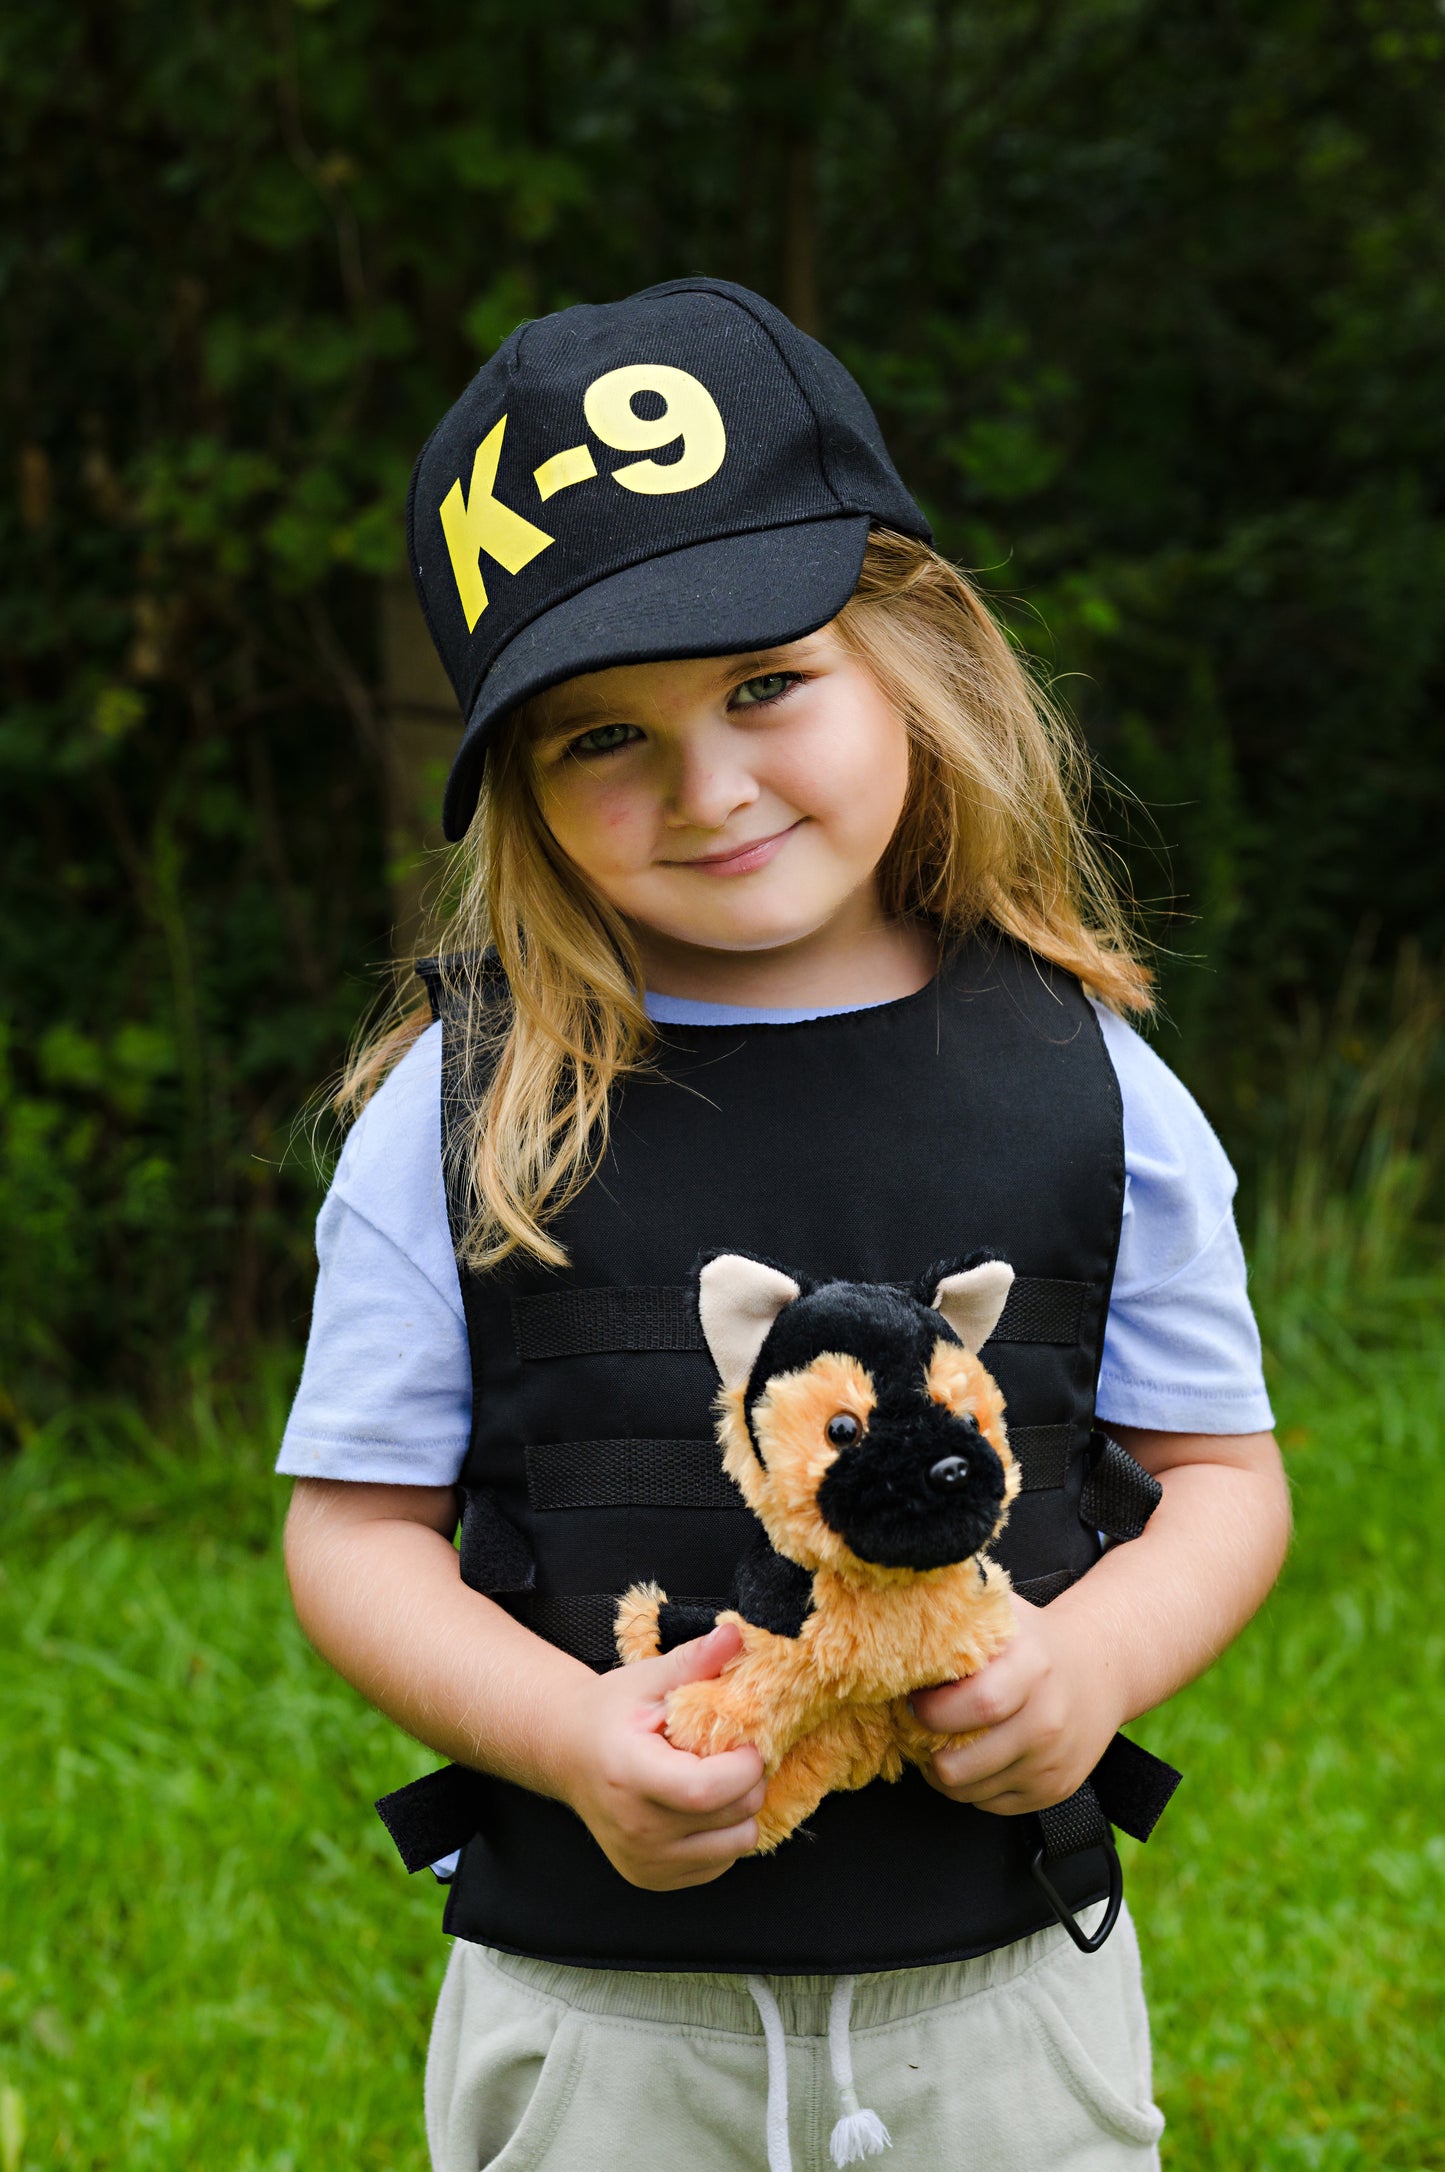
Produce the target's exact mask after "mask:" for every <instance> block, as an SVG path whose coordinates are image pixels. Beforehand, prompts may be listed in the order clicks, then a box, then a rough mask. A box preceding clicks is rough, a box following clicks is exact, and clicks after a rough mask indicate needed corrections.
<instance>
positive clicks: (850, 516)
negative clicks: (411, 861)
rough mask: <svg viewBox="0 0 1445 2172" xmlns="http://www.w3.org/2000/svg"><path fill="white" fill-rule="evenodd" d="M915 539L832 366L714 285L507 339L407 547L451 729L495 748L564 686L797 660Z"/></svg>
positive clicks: (449, 795) (424, 455)
mask: <svg viewBox="0 0 1445 2172" xmlns="http://www.w3.org/2000/svg"><path fill="white" fill-rule="evenodd" d="M875 525H877V526H879V527H884V528H893V529H897V530H899V531H900V532H901V533H903V534H904V535H913V536H921V537H922V538H923V539H924V540H925V541H931V540H932V537H931V531H930V529H929V526H928V523H927V521H926V520H925V519H924V517H923V515H922V513H921V512H920V511H919V509H918V507H917V506H916V505H915V504H914V502H913V500H912V498H910V497H909V495H908V493H907V491H906V490H905V489H904V487H903V485H902V483H901V482H900V481H899V479H898V475H897V473H896V471H895V470H894V467H893V463H892V461H891V460H890V459H889V457H888V453H887V450H886V448H885V446H884V443H883V439H882V436H881V435H880V433H879V429H878V424H877V422H876V420H875V419H874V415H873V410H872V409H871V408H870V407H869V405H868V402H867V400H866V399H865V398H864V397H863V394H862V393H861V392H860V390H859V389H858V386H857V385H856V384H855V383H854V381H853V379H852V378H851V377H850V376H849V374H848V372H847V370H845V369H844V367H843V365H842V363H841V362H839V361H838V360H837V358H836V357H835V356H833V355H831V354H830V353H829V352H828V350H827V348H826V347H822V346H820V345H819V344H818V342H817V341H816V340H815V339H810V338H809V337H808V335H807V334H806V333H805V332H800V331H799V330H798V328H797V326H796V325H794V324H792V323H790V322H789V320H788V319H787V318H786V317H785V316H784V315H783V313H782V311H781V310H778V309H775V308H774V307H773V306H772V304H771V303H770V302H765V301H764V300H763V299H762V297H761V296H760V295H757V294H752V293H750V292H749V291H748V289H747V288H746V287H739V286H733V285H732V284H730V283H729V282H728V281H727V280H723V279H701V278H694V279H673V280H669V281H668V282H667V283H666V284H665V285H663V286H657V287H648V288H646V289H645V290H644V291H643V292H642V293H641V294H632V295H629V296H628V297H627V299H626V300H625V301H620V302H605V303H601V304H597V305H593V304H590V303H579V304H578V305H577V306H576V307H575V308H572V309H562V310H558V311H557V313H556V314H555V315H554V316H550V317H540V318H537V319H536V320H535V321H533V322H532V323H530V324H523V325H520V326H519V327H518V329H517V330H516V331H515V332H513V334H512V336H511V338H510V339H508V340H507V341H506V343H505V344H504V345H503V346H502V347H500V348H499V349H498V350H497V352H496V354H494V355H493V356H492V358H491V360H490V361H489V362H487V363H485V364H484V365H483V367H482V368H481V369H480V370H479V371H478V372H477V374H476V376H475V377H474V378H473V379H472V382H471V383H470V384H469V385H468V387H467V389H466V391H465V392H464V393H463V394H462V396H461V398H460V399H459V400H458V401H457V402H456V404H455V405H454V406H453V407H452V408H451V409H450V410H449V411H448V412H447V414H445V415H444V416H443V417H442V419H441V421H440V422H439V423H438V425H437V427H436V429H435V430H434V431H433V432H432V434H431V436H430V437H429V438H428V440H427V442H426V444H425V446H424V447H423V448H422V452H421V457H420V458H419V459H418V461H417V464H416V467H415V468H414V470H413V471H412V479H411V491H410V494H409V496H408V500H407V544H408V553H409V557H410V562H411V570H412V577H413V579H414V580H415V582H416V587H417V594H418V596H419V597H420V599H421V607H422V611H423V613H424V615H425V617H426V622H427V625H428V627H429V628H430V630H431V636H432V639H433V641H435V643H436V645H437V650H438V653H439V654H440V656H441V660H442V662H443V664H444V665H445V666H446V669H447V675H448V677H449V678H450V679H451V682H452V685H453V687H454V688H455V689H456V695H457V700H458V701H459V702H460V703H461V709H462V715H463V717H464V719H465V723H466V728H465V731H464V733H463V736H462V744H461V748H460V751H459V752H458V754H457V758H456V761H455V762H454V763H453V765H452V773H451V776H450V777H449V779H448V780H447V789H446V799H445V802H444V807H443V827H444V830H445V833H446V835H447V837H448V838H449V839H453V840H455V839H456V838H458V837H460V836H462V834H463V833H464V831H465V830H466V828H467V825H468V823H469V822H470V821H471V818H472V814H473V812H474V810H475V808H476V804H477V794H478V791H479V789H480V787H481V777H482V767H483V763H484V761H485V758H486V750H487V745H488V741H489V740H490V738H491V736H492V734H493V733H494V731H495V730H496V728H497V725H498V723H499V721H500V720H501V718H503V717H504V716H505V715H506V714H507V713H508V711H509V710H511V709H514V708H515V707H516V706H517V704H518V703H519V702H523V701H526V700H527V699H528V698H529V696H531V695H533V694H539V693H541V692H542V690H543V688H545V687H548V686H555V685H557V684H558V683H559V682H560V681H561V680H563V679H570V678H572V677H573V676H574V675H575V674H576V673H577V672H582V671H600V670H602V669H604V668H605V667H606V666H607V665H610V664H629V663H648V662H653V661H659V660H661V659H663V658H670V657H685V656H727V655H732V654H734V653H738V652H741V651H742V650H745V649H759V648H772V647H775V646H777V645H778V644H780V643H782V642H785V641H796V640H798V639H800V638H801V636H802V635H803V634H806V633H812V632H814V631H815V630H816V628H818V627H819V626H822V625H826V623H827V621H828V620H829V619H830V618H833V617H835V616H836V614H837V613H838V612H839V611H840V610H841V609H842V608H843V605H844V604H845V603H846V602H847V600H848V598H849V596H850V595H851V594H852V593H853V590H854V588H855V586H856V585H857V581H858V575H859V571H860V569H861V567H862V563H863V548H864V545H865V544H866V542H867V540H868V531H869V529H870V528H871V527H873V526H875Z"/></svg>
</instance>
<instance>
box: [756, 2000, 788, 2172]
mask: <svg viewBox="0 0 1445 2172" xmlns="http://www.w3.org/2000/svg"><path fill="white" fill-rule="evenodd" d="M748 1989H749V1991H751V1992H752V1995H753V2004H754V2005H755V2006H756V2007H757V2009H758V2019H759V2020H760V2021H761V2022H762V2024H763V2037H764V2040H765V2041H766V2043H767V2047H768V2127H767V2133H768V2172H793V2155H792V2151H791V2150H790V2149H789V2147H788V2039H787V2037H786V2036H785V2034H784V2033H783V2017H782V2014H781V2012H780V2011H779V2009H778V2002H777V2000H776V1999H775V1998H774V1996H773V1994H772V1990H771V1988H770V1987H769V1986H768V1985H767V1984H766V1983H764V1981H763V1979H762V1977H761V1976H749V1978H748Z"/></svg>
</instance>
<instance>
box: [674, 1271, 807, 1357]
mask: <svg viewBox="0 0 1445 2172" xmlns="http://www.w3.org/2000/svg"><path fill="white" fill-rule="evenodd" d="M802 1294H803V1292H802V1289H801V1287H800V1286H799V1284H798V1283H796V1282H795V1281H794V1280H793V1279H792V1276H791V1275H785V1274H784V1273H783V1271H782V1269H781V1268H780V1267H770V1266H769V1265H768V1263H767V1261H766V1260H761V1259H749V1258H748V1257H747V1256H746V1254H745V1253H742V1252H718V1253H715V1254H714V1256H713V1257H712V1258H711V1259H710V1260H707V1261H705V1262H704V1264H703V1266H702V1267H701V1269H700V1270H699V1272H698V1278H697V1311H698V1318H699V1319H700V1320H701V1321H702V1332H703V1339H704V1341H705V1342H706V1343H707V1346H708V1349H709V1350H710V1351H711V1352H712V1361H713V1363H714V1365H716V1367H717V1369H718V1374H719V1377H720V1378H721V1380H722V1384H723V1386H724V1387H725V1388H741V1387H745V1386H746V1385H747V1382H748V1380H749V1378H750V1377H751V1375H752V1370H753V1367H754V1365H755V1364H756V1363H757V1358H758V1352H759V1351H760V1350H761V1349H762V1347H763V1344H764V1343H765V1342H766V1341H767V1339H768V1329H769V1328H770V1327H771V1326H772V1324H773V1322H774V1320H776V1318H777V1317H778V1314H779V1313H780V1312H781V1311H782V1309H783V1307H784V1305H791V1304H792V1302H793V1300H794V1298H795V1297H801V1296H802Z"/></svg>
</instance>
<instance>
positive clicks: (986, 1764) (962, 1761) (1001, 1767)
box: [933, 1714, 1031, 1802]
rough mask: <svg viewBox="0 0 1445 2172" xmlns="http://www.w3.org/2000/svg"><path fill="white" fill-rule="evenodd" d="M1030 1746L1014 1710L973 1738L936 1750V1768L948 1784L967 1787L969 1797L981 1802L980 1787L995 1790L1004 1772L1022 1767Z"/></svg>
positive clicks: (934, 1764) (990, 1792)
mask: <svg viewBox="0 0 1445 2172" xmlns="http://www.w3.org/2000/svg"><path fill="white" fill-rule="evenodd" d="M1030 1747H1031V1744H1030V1741H1029V1737H1028V1732H1027V1729H1026V1726H1025V1723H1024V1721H1023V1719H1022V1718H1021V1717H1020V1716H1019V1715H1018V1714H1015V1715H1014V1717H1013V1718H1012V1719H1009V1720H1005V1721H1004V1722H1003V1723H1002V1724H1001V1725H1000V1726H997V1727H990V1728H989V1729H988V1730H987V1732H986V1733H984V1734H981V1735H980V1736H979V1737H978V1739H977V1740H976V1741H974V1742H966V1743H964V1744H962V1746H961V1747H959V1748H957V1749H946V1750H938V1751H936V1752H935V1753H934V1759H933V1769H934V1771H935V1772H936V1773H937V1775H938V1777H939V1779H940V1780H942V1781H943V1783H944V1785H945V1786H946V1787H949V1788H951V1789H955V1790H962V1791H965V1799H966V1800H967V1801H969V1802H978V1801H979V1799H980V1791H986V1792H987V1793H989V1794H996V1793H997V1792H998V1790H999V1788H1000V1787H1001V1786H1002V1785H1003V1784H1004V1782H1005V1775H1006V1774H1008V1773H1009V1772H1011V1771H1012V1770H1013V1769H1014V1768H1015V1767H1020V1768H1021V1767H1022V1762H1023V1760H1024V1758H1025V1756H1026V1755H1027V1753H1028V1751H1029V1749H1030Z"/></svg>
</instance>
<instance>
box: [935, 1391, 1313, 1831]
mask: <svg viewBox="0 0 1445 2172" xmlns="http://www.w3.org/2000/svg"><path fill="white" fill-rule="evenodd" d="M1109 1431H1110V1432H1111V1433H1112V1434H1113V1435H1114V1436H1115V1437H1116V1438H1117V1439H1118V1440H1119V1442H1120V1443H1121V1444H1122V1445H1123V1446H1124V1447H1126V1448H1127V1449H1128V1450H1129V1452H1130V1454H1131V1455H1133V1456H1135V1457H1136V1458H1137V1459H1138V1461H1139V1462H1140V1463H1142V1464H1143V1465H1144V1467H1145V1469H1146V1470H1148V1471H1152V1472H1153V1474H1154V1476H1155V1477H1156V1478H1157V1479H1158V1480H1159V1482H1160V1485H1161V1486H1162V1488H1163V1498H1162V1499H1161V1501H1160V1503H1159V1506H1158V1507H1157V1508H1156V1509H1155V1511H1154V1513H1153V1515H1152V1516H1151V1517H1150V1519H1149V1521H1148V1523H1147V1525H1146V1526H1145V1528H1144V1531H1143V1534H1142V1536H1140V1537H1139V1538H1137V1539H1131V1540H1129V1541H1128V1543H1127V1544H1125V1545H1120V1546H1115V1547H1112V1548H1111V1549H1110V1550H1109V1552H1107V1553H1106V1554H1105V1555H1104V1557H1103V1559H1102V1560H1101V1561H1099V1562H1097V1563H1096V1564H1095V1566H1094V1567H1093V1568H1092V1569H1090V1571H1089V1573H1088V1575H1087V1576H1085V1577H1083V1578H1082V1579H1081V1580H1080V1582H1079V1583H1077V1584H1075V1585H1073V1586H1071V1588H1070V1589H1069V1590H1068V1591H1066V1592H1064V1593H1062V1595H1061V1596H1060V1597H1059V1598H1057V1599H1055V1600H1054V1601H1053V1603H1052V1605H1050V1606H1048V1607H1047V1608H1043V1607H1032V1606H1029V1605H1027V1604H1026V1603H1025V1602H1024V1601H1022V1600H1019V1599H1016V1600H1015V1601H1014V1608H1015V1612H1016V1614H1017V1616H1018V1633H1017V1635H1016V1636H1015V1638H1014V1640H1013V1642H1012V1643H1011V1644H1010V1645H1008V1647H1007V1648H1006V1649H1005V1650H1004V1651H1002V1652H1000V1654H999V1656H998V1657H997V1658H996V1659H994V1660H991V1661H990V1662H989V1664H988V1665H987V1666H986V1667H984V1668H983V1669H981V1671H980V1672H979V1673H978V1674H975V1675H973V1676H971V1677H970V1678H969V1680H967V1681H964V1682H952V1683H946V1684H944V1685H943V1686H942V1687H941V1688H938V1689H930V1690H924V1691H921V1692H920V1693H919V1694H918V1695H917V1696H915V1697H914V1699H913V1708H914V1710H915V1712H916V1713H917V1715H918V1717H919V1718H920V1719H921V1720H922V1721H923V1723H924V1725H925V1726H928V1727H933V1728H937V1729H938V1730H939V1732H940V1733H943V1732H947V1733H958V1734H962V1733H966V1732H968V1731H970V1730H972V1729H974V1728H981V1729H983V1732H982V1733H981V1734H980V1735H979V1736H978V1737H977V1739H976V1740H975V1741H973V1742H970V1743H968V1744H966V1745H965V1746H964V1747H962V1748H959V1749H948V1750H940V1751H939V1753H938V1755H937V1756H936V1757H935V1758H934V1760H933V1766H932V1770H931V1772H930V1773H929V1774H928V1775H927V1776H928V1777H929V1779H930V1780H931V1782H932V1784H933V1785H934V1786H935V1787H937V1788H938V1789H939V1790H940V1792H941V1793H943V1794H945V1795H949V1796H951V1797H952V1798H953V1799H954V1800H955V1801H956V1802H971V1803H976V1804H977V1805H978V1807H979V1808H980V1809H983V1810H993V1811H996V1812H998V1813H999V1814H1001V1815H1002V1816H1005V1817H1015V1816H1018V1815H1020V1814H1021V1813H1023V1812H1024V1811H1029V1810H1042V1809H1046V1808H1047V1807H1048V1806H1049V1805H1050V1804H1052V1803H1057V1802H1062V1801H1064V1799H1065V1798H1066V1797H1067V1796H1069V1795H1072V1794H1073V1792H1074V1790H1075V1789H1076V1788H1077V1787H1078V1786H1079V1785H1080V1784H1081V1783H1082V1782H1083V1781H1084V1780H1085V1779H1087V1777H1088V1775H1089V1774H1090V1773H1091V1772H1092V1771H1093V1769H1094V1766H1095V1765H1096V1764H1097V1763H1098V1761H1099V1758H1100V1757H1101V1756H1102V1754H1103V1752H1104V1749H1105V1747H1106V1746H1107V1744H1108V1743H1109V1742H1110V1741H1111V1740H1112V1738H1113V1736H1114V1734H1115V1733H1116V1732H1117V1730H1118V1729H1119V1728H1120V1727H1121V1726H1123V1725H1124V1724H1125V1723H1126V1722H1127V1721H1128V1720H1131V1719H1137V1718H1138V1716H1139V1714H1140V1713H1141V1712H1148V1711H1151V1710H1152V1709H1153V1707H1154V1706H1155V1705H1157V1704H1162V1703H1163V1702H1164V1700H1165V1698H1166V1697H1171V1696H1172V1695H1173V1694H1174V1692H1175V1690H1177V1689H1182V1688H1183V1686H1184V1684H1185V1683H1186V1682H1192V1681H1193V1680H1194V1678H1195V1676H1196V1675H1198V1674H1202V1673H1203V1672H1204V1669H1205V1668H1206V1667H1207V1666H1209V1665H1210V1664H1211V1663H1212V1662H1213V1661H1214V1660H1216V1659H1217V1658H1218V1657H1219V1655H1220V1653H1221V1652H1222V1651H1223V1650H1224V1649H1225V1647H1226V1645H1228V1644H1230V1643H1231V1642H1232V1641H1233V1639H1234V1638H1235V1637H1236V1636H1238V1634H1239V1632H1240V1630H1241V1629H1242V1628H1243V1627H1244V1625H1245V1623H1246V1622H1247V1621H1248V1620H1249V1618H1250V1616H1251V1615H1252V1614H1253V1613H1254V1611H1255V1609H1256V1608H1257V1607H1258V1606H1259V1605H1260V1604H1261V1603H1262V1601H1263V1600H1264V1598H1265V1596H1266V1594H1267V1593H1268V1591H1269V1589H1270V1587H1271V1585H1272V1584H1273V1583H1274V1580H1275V1578H1276V1577H1277V1576H1278V1574H1279V1571H1280V1565H1281V1563H1282V1562H1283V1560H1284V1555H1285V1548H1286V1546H1287V1545H1288V1543H1289V1530H1290V1509H1289V1489H1288V1486H1287V1484H1286V1481H1285V1476H1284V1469H1283V1466H1282V1464H1281V1462H1280V1456H1279V1450H1278V1448H1277V1447H1276V1445H1275V1440H1274V1435H1273V1434H1272V1433H1239V1434H1225V1435H1220V1434H1209V1433H1153V1432H1144V1431H1142V1430H1140V1429H1139V1428H1138V1427H1135V1426H1123V1425H1111V1426H1110V1427H1109Z"/></svg>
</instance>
